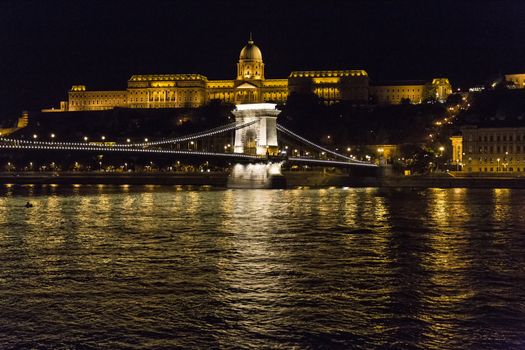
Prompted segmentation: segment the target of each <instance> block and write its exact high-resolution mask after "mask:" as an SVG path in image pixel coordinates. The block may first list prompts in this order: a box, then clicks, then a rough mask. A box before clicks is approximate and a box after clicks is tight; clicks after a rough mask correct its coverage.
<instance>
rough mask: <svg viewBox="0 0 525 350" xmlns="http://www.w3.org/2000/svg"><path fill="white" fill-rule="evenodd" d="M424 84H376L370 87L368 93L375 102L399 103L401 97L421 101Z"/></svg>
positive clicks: (415, 101) (414, 101)
mask: <svg viewBox="0 0 525 350" xmlns="http://www.w3.org/2000/svg"><path fill="white" fill-rule="evenodd" d="M424 89H425V85H424V84H421V85H376V86H371V87H370V95H371V96H373V101H374V102H375V103H377V104H387V105H389V104H400V103H401V102H402V101H403V99H408V100H410V102H411V103H421V102H422V101H423V92H424Z"/></svg>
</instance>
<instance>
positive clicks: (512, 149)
mask: <svg viewBox="0 0 525 350" xmlns="http://www.w3.org/2000/svg"><path fill="white" fill-rule="evenodd" d="M473 150H474V147H473V146H472V145H469V146H468V152H469V153H473ZM507 152H508V153H521V152H525V145H523V146H522V145H508V147H507V145H504V146H500V145H497V146H480V147H479V148H478V153H507Z"/></svg>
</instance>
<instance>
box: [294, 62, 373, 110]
mask: <svg viewBox="0 0 525 350" xmlns="http://www.w3.org/2000/svg"><path fill="white" fill-rule="evenodd" d="M368 85H369V82H368V74H367V73H366V71H364V70H345V71H294V72H292V73H291V74H290V76H289V77H288V93H289V94H293V93H299V94H301V93H314V94H315V95H317V96H318V97H320V98H322V99H324V100H325V101H326V102H328V103H335V102H338V101H352V102H356V103H368V87H369V86H368Z"/></svg>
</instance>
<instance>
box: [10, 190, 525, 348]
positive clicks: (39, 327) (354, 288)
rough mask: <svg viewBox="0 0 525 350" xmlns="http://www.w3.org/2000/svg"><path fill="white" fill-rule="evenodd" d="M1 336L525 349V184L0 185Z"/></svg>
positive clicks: (128, 343)
mask: <svg viewBox="0 0 525 350" xmlns="http://www.w3.org/2000/svg"><path fill="white" fill-rule="evenodd" d="M28 200H29V201H31V202H32V203H33V204H34V206H33V207H32V208H27V209H26V208H25V207H24V204H25V203H26V201H28ZM0 348H2V349H10V348H39V349H40V348H43V349H47V348H53V349H77V348H79V349H119V348H136V349H142V348H151V349H157V348H166V349H167V348H188V349H189V348H192V349H194V348H200V349H213V348H225V349H230V348H235V349H237V348H282V349H290V348H296V349H303V348H312V349H316V348H323V349H353V348H355V349H385V348H387V349H523V348H525V190H505V189H493V190H491V189H486V190H478V189H477V190H472V189H445V190H444V189H428V190H417V191H414V190H380V189H295V190H217V189H211V188H181V187H153V186H144V187H142V186H140V187H128V186H114V187H110V186H20V187H16V186H1V187H0Z"/></svg>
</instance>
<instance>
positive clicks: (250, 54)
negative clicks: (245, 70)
mask: <svg viewBox="0 0 525 350" xmlns="http://www.w3.org/2000/svg"><path fill="white" fill-rule="evenodd" d="M239 60H257V61H262V53H261V50H260V49H259V48H258V47H257V45H255V44H254V43H253V40H252V39H251V38H250V40H248V44H246V46H245V47H243V48H242V50H241V54H240V55H239Z"/></svg>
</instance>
